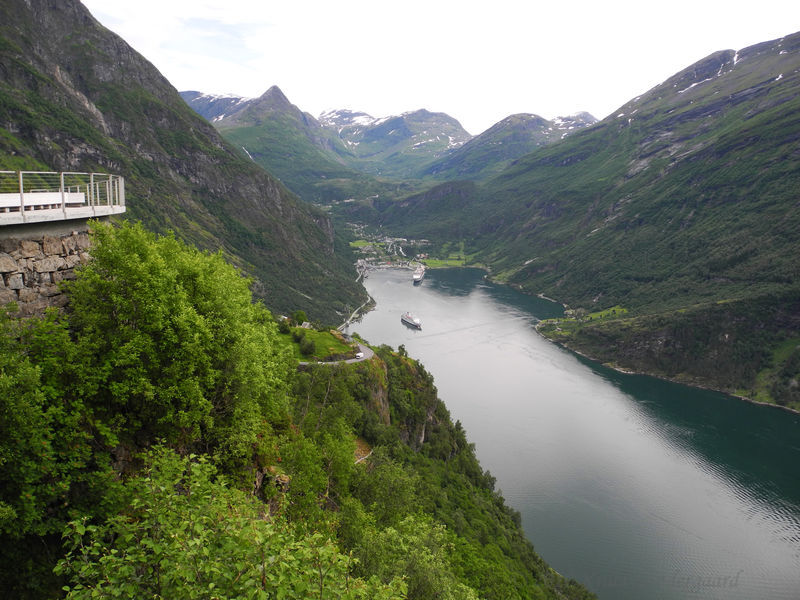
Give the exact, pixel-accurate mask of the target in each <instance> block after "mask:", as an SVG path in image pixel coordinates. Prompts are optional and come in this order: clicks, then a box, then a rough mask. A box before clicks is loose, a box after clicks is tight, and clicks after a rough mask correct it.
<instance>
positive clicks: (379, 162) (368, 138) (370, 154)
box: [320, 109, 472, 178]
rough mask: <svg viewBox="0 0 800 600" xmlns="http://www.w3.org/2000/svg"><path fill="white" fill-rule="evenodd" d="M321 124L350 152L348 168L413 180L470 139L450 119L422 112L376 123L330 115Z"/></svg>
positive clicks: (354, 114)
mask: <svg viewBox="0 0 800 600" xmlns="http://www.w3.org/2000/svg"><path fill="white" fill-rule="evenodd" d="M320 122H321V123H322V125H323V126H325V127H327V128H329V129H331V130H335V131H336V132H337V134H338V137H339V138H340V139H341V140H342V141H343V142H344V144H345V145H346V146H347V148H348V149H349V150H350V151H351V152H352V154H353V156H354V157H355V160H352V159H351V160H350V161H349V163H350V164H352V165H354V166H357V168H359V169H360V170H362V171H364V172H367V173H373V174H375V175H384V176H390V177H401V178H404V177H405V178H407V177H415V176H416V175H417V173H418V172H419V171H420V170H422V168H423V167H424V166H425V165H426V164H427V163H429V162H431V161H432V160H434V159H435V158H437V157H439V156H441V155H443V154H446V153H448V152H450V151H451V150H453V149H454V148H458V147H459V146H461V145H462V144H464V143H466V142H467V141H468V140H469V139H470V138H471V137H472V136H470V134H469V133H467V131H466V130H465V129H464V128H463V127H462V126H461V124H460V123H459V122H458V121H457V120H456V119H454V118H453V117H451V116H449V115H447V114H445V113H435V112H430V111H427V110H424V109H421V110H416V111H411V112H406V113H403V114H401V115H396V116H390V117H384V118H379V119H376V118H373V117H371V116H369V115H367V114H366V113H362V112H352V111H332V112H328V113H323V114H322V115H320Z"/></svg>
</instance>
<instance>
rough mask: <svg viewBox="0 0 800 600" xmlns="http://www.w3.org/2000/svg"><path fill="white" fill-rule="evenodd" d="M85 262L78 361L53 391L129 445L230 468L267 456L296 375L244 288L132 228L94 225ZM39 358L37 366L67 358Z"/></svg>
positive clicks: (173, 245)
mask: <svg viewBox="0 0 800 600" xmlns="http://www.w3.org/2000/svg"><path fill="white" fill-rule="evenodd" d="M92 255H93V260H92V261H91V262H90V263H89V264H88V265H86V266H85V267H84V268H82V269H80V271H79V273H78V278H77V280H76V281H74V282H71V284H70V285H69V287H68V293H69V297H70V312H69V315H68V323H69V329H70V332H71V336H72V343H73V344H74V346H75V349H74V355H75V356H76V357H77V362H76V363H70V364H65V365H61V366H59V367H57V368H55V369H53V370H52V371H49V372H48V383H50V384H51V385H52V387H53V388H55V389H61V390H65V391H66V392H67V393H68V394H71V395H72V396H73V397H81V398H84V399H85V401H86V402H87V404H89V408H90V409H91V411H92V412H93V414H94V418H95V419H96V420H98V421H101V422H103V423H107V424H108V426H109V427H110V428H111V431H113V432H114V433H115V434H116V435H118V436H119V437H120V440H121V441H122V442H124V443H128V444H131V443H132V444H133V445H134V446H144V445H147V444H150V443H152V442H153V440H155V439H157V438H160V439H164V440H166V441H168V442H169V443H171V444H173V445H175V446H177V447H180V448H185V449H190V448H210V449H213V450H214V451H215V452H217V453H218V454H219V456H220V458H221V459H222V460H223V461H226V462H227V463H229V464H230V465H231V466H233V465H235V464H238V465H240V466H244V465H246V464H247V463H249V462H252V460H253V455H254V453H255V454H256V455H257V454H258V453H259V452H261V451H266V449H267V448H268V447H269V446H270V444H269V443H268V442H267V441H264V440H265V436H266V438H269V437H270V431H271V429H272V428H274V427H276V426H277V427H284V426H286V425H287V424H288V413H287V405H286V392H287V381H288V380H289V375H290V372H291V364H290V361H289V359H288V354H287V353H286V351H285V350H283V349H282V346H281V345H279V344H277V343H276V340H275V338H276V335H277V332H276V325H275V323H274V321H273V320H272V318H271V315H270V314H269V312H268V311H267V310H266V309H265V308H264V307H263V306H261V305H259V304H254V303H253V302H252V295H251V293H250V290H249V287H248V286H249V281H248V280H247V279H245V278H243V277H242V276H240V275H239V273H237V272H236V270H235V269H234V268H233V267H232V266H230V265H229V264H227V263H226V262H225V261H224V260H223V258H222V256H221V255H220V254H209V253H205V252H200V251H198V250H196V249H193V248H190V247H187V246H185V245H184V244H183V243H181V242H179V241H178V240H176V239H175V238H174V237H172V236H164V237H157V236H155V235H154V234H151V233H149V232H147V231H145V230H144V228H143V227H141V225H138V224H127V223H126V224H125V225H123V226H122V227H119V228H114V227H112V226H110V225H101V224H97V225H95V226H94V228H93V248H92ZM39 348H40V352H39V353H38V355H37V357H36V359H37V360H39V361H48V360H49V359H50V358H49V355H48V353H50V354H52V353H53V352H62V350H60V349H57V348H56V349H54V348H53V347H52V345H50V346H49V347H48V346H47V345H45V344H41V345H40V346H39ZM56 378H57V379H58V380H57V381H56Z"/></svg>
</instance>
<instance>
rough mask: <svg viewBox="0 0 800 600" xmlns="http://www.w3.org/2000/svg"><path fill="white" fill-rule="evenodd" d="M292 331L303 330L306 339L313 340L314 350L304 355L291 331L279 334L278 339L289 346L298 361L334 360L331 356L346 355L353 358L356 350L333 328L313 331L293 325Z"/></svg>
mask: <svg viewBox="0 0 800 600" xmlns="http://www.w3.org/2000/svg"><path fill="white" fill-rule="evenodd" d="M291 331H292V333H294V332H303V333H304V335H305V337H306V339H310V340H311V341H312V342H314V352H313V354H311V355H304V354H303V353H302V352H300V343H299V342H295V341H294V339H293V336H292V333H285V334H281V335H280V336H279V339H280V340H281V341H282V342H283V343H284V344H285V345H286V346H287V347H289V348H290V350H291V352H292V355H293V356H294V357H295V358H296V359H297V360H300V361H309V360H317V361H324V360H326V359H328V360H335V358H333V357H337V356H343V355H347V357H348V358H353V357H354V356H355V352H356V346H355V345H354V344H349V343H347V342H345V341H344V339H343V338H342V335H341V334H340V333H339V332H338V331H335V330H331V331H315V330H313V329H303V328H301V327H293V328H292V330H291Z"/></svg>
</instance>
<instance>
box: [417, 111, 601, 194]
mask: <svg viewBox="0 0 800 600" xmlns="http://www.w3.org/2000/svg"><path fill="white" fill-rule="evenodd" d="M595 123H597V119H595V118H594V117H593V116H592V115H590V114H589V113H586V112H582V113H578V114H577V115H572V116H569V117H558V118H557V119H554V120H553V121H548V120H547V119H544V118H542V117H540V116H538V115H531V114H518V115H511V116H509V117H506V118H505V119H503V120H502V121H500V122H499V123H496V124H495V125H493V126H492V127H490V128H489V129H487V130H486V131H484V132H483V133H481V134H480V135H477V136H475V137H474V138H472V139H471V140H469V141H468V142H467V143H465V144H464V145H463V146H461V147H459V148H456V149H455V150H453V151H452V152H450V153H448V154H446V155H444V156H443V157H441V158H440V159H438V160H436V161H434V162H433V163H432V164H430V165H429V166H427V167H426V168H425V169H424V170H423V171H422V173H421V174H422V175H423V176H432V177H434V178H436V179H472V180H479V179H485V178H487V177H490V176H492V175H497V174H498V173H500V172H501V171H502V170H503V169H505V168H506V167H507V166H508V165H509V164H511V163H512V162H513V161H514V160H516V159H518V158H520V157H521V156H524V155H526V154H528V153H530V152H533V151H534V150H536V149H537V148H541V147H543V146H546V145H548V144H552V143H553V142H556V141H559V140H562V139H564V138H565V137H566V136H568V135H570V134H572V133H575V132H577V131H578V130H580V129H583V128H584V127H588V126H589V125H593V124H595Z"/></svg>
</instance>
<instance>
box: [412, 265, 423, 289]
mask: <svg viewBox="0 0 800 600" xmlns="http://www.w3.org/2000/svg"><path fill="white" fill-rule="evenodd" d="M423 277H425V265H420V266H418V267H417V268H416V269H415V270H414V274H413V275H412V276H411V279H412V280H413V281H414V284H417V283H419V282H420V281H422V278H423Z"/></svg>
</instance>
